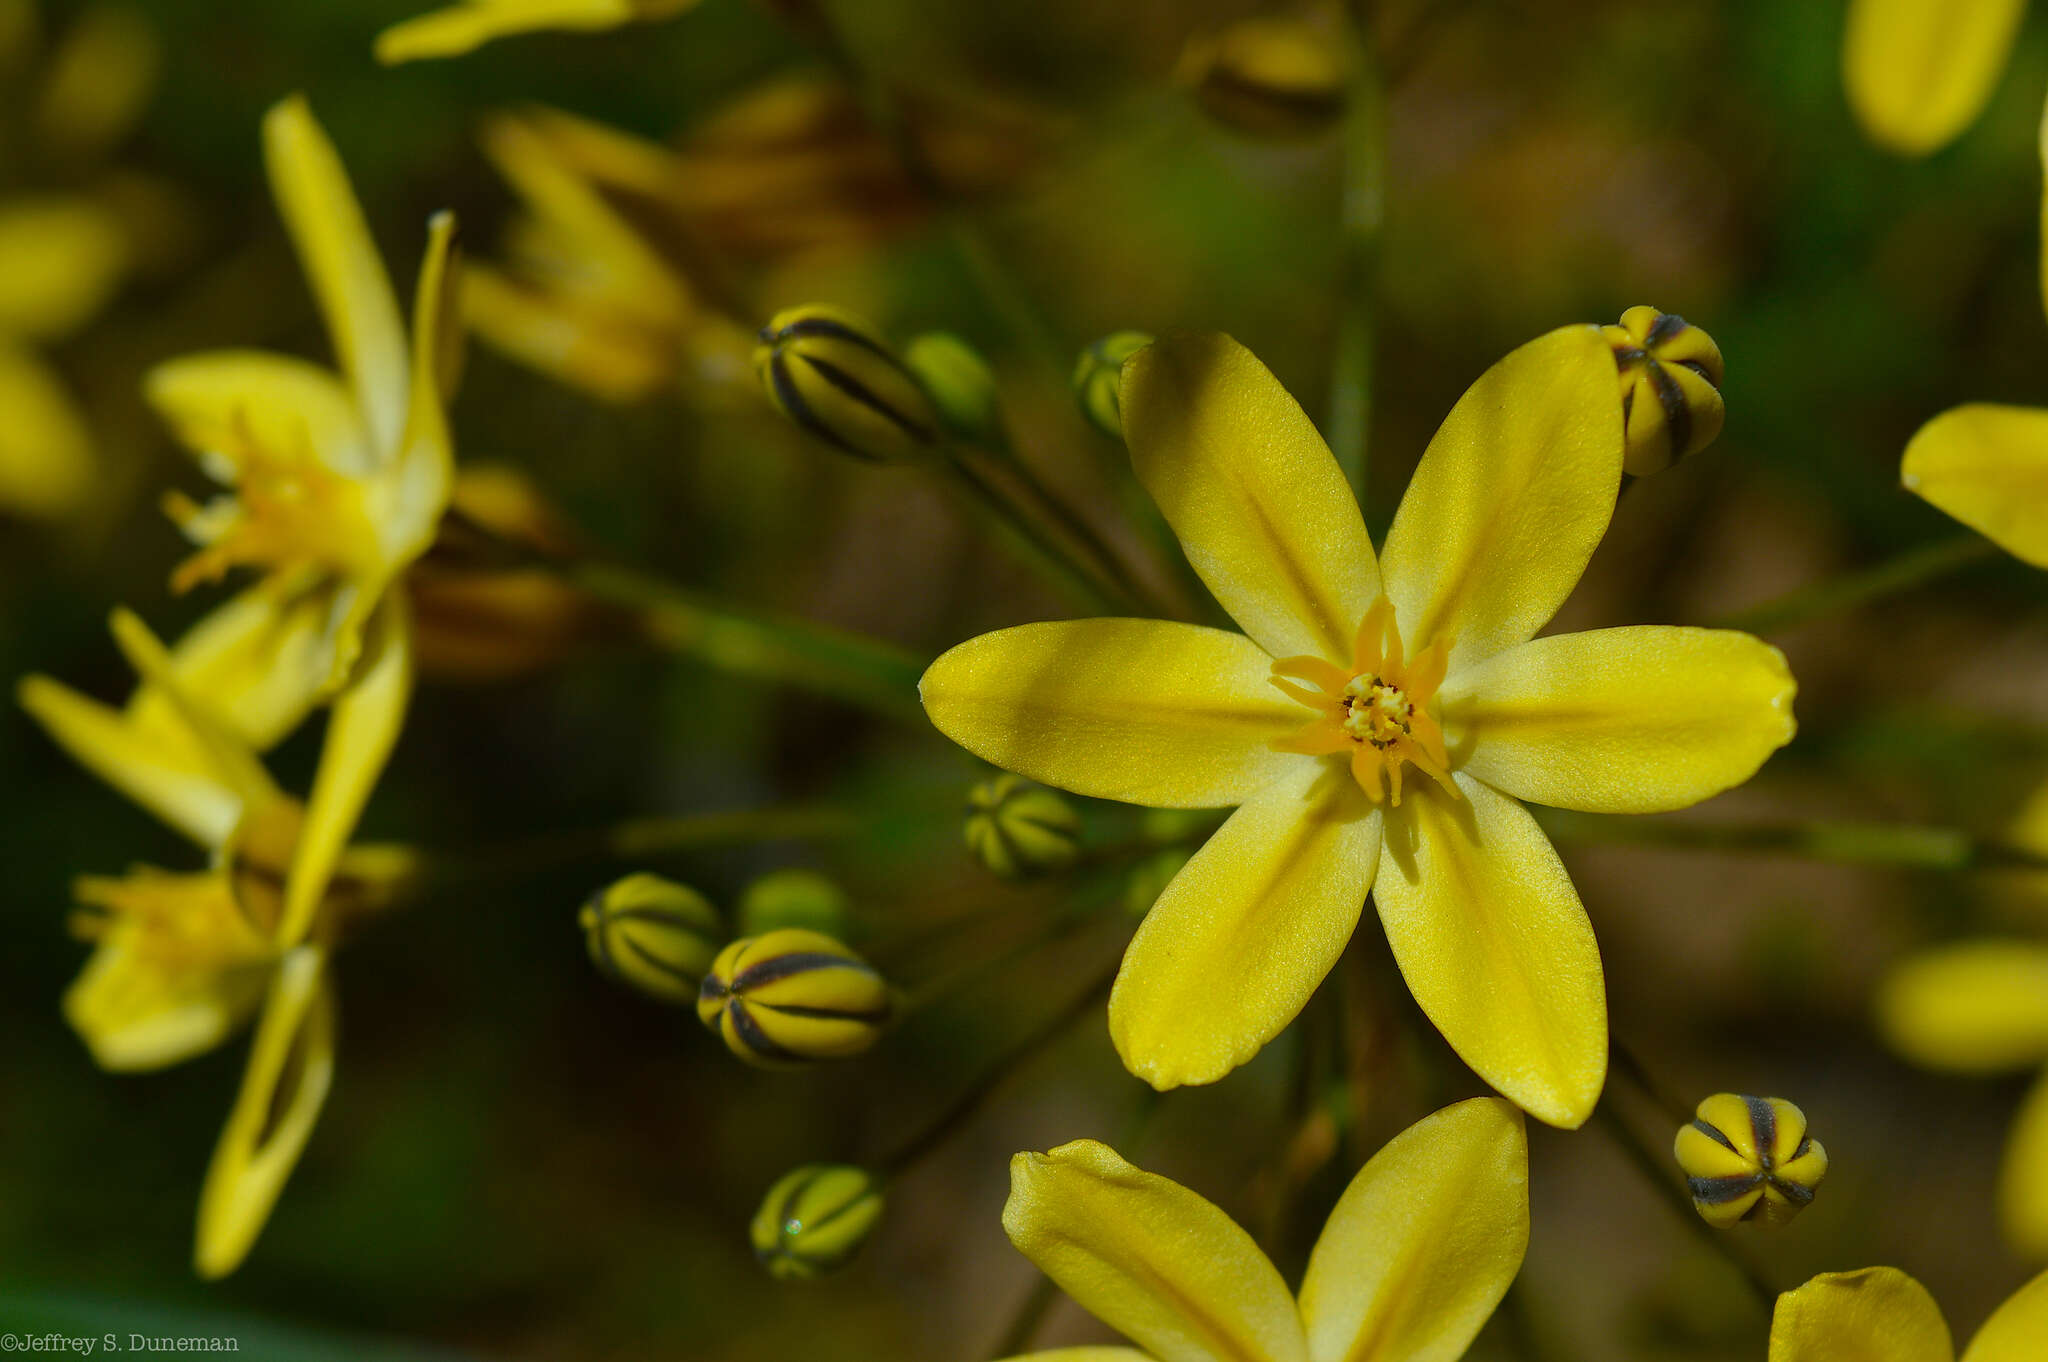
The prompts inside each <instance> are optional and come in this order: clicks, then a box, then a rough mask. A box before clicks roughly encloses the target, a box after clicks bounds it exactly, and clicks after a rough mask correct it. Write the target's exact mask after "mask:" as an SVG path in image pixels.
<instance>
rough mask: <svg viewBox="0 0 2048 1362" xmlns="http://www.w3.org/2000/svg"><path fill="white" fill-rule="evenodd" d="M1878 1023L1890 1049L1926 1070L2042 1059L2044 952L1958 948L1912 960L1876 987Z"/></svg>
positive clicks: (2047, 1042)
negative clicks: (1925, 1066) (1924, 1067)
mask: <svg viewBox="0 0 2048 1362" xmlns="http://www.w3.org/2000/svg"><path fill="white" fill-rule="evenodd" d="M1877 1020H1878V1027H1879V1029H1880V1030H1882V1031H1883V1032H1884V1035H1885V1039H1886V1040H1887V1041H1888V1042H1889V1043H1890V1044H1891V1046H1892V1048H1893V1049H1895V1050H1897V1051H1898V1052H1899V1053H1900V1054H1902V1055H1904V1056H1905V1057H1906V1058H1908V1059H1910V1060H1912V1061H1913V1062H1914V1063H1916V1064H1924V1065H1927V1066H1928V1067H1930V1068H1936V1069H1950V1070H1957V1071H1960V1072H1963V1073H2000V1072H2003V1071H2005V1070H2009V1069H2019V1068H2024V1067H2026V1066H2028V1065H2032V1064H2038V1063H2041V1062H2042V1061H2043V1060H2048V945H2042V944H2040V943H2038V942H2033V941H1999V940H1982V941H1965V942H1961V943H1959V944H1957V945H1953V946H1942V947H1938V948H1936V949H1934V950H1930V951H1926V952H1923V953H1922V954H1920V955H1916V956H1914V957H1912V958H1911V959H1909V960H1907V961H1906V962H1905V963H1904V964H1902V965H1900V966H1899V967H1898V968H1897V969H1895V970H1893V971H1892V973H1891V975H1890V977H1888V978H1887V979H1885V981H1884V983H1883V984H1882V985H1881V986H1880V987H1879V989H1878V992H1877Z"/></svg>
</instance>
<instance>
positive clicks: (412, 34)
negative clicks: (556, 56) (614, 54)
mask: <svg viewBox="0 0 2048 1362" xmlns="http://www.w3.org/2000/svg"><path fill="white" fill-rule="evenodd" d="M696 3H697V0H458V3H456V4H453V5H450V6H448V7H447V8H446V9H437V10H431V11H429V12H428V13H426V14H422V15H419V16H417V17H415V18H411V19H407V20H406V21H405V22H403V23H399V24H393V25H392V26H391V27H390V28H387V29H385V30H384V31H383V32H382V33H380V34H378V35H377V60H378V61H380V62H383V63H384V64H385V65H386V66H396V65H398V64H399V63H400V62H408V61H419V60H420V59H422V58H432V57H459V56H461V55H463V54H464V53H466V52H473V51H475V50H476V49H477V48H479V47H482V46H483V45H484V44H485V43H487V42H490V41H491V40H492V39H494V38H505V37H510V36H511V35H513V34H515V33H539V32H543V31H546V30H550V29H553V30H567V31H571V32H582V33H593V32H599V31H602V30H604V29H608V28H618V27H620V26H622V25H625V24H630V23H637V22H641V21H643V20H651V19H666V18H668V17H670V16H671V15H676V14H681V13H682V12H683V11H684V10H686V9H690V8H692V7H694V6H695V5H696Z"/></svg>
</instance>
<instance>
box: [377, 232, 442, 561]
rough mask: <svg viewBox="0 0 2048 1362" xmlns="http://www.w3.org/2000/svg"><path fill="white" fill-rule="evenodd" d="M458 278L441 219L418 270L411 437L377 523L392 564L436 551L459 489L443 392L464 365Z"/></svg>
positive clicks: (408, 424) (403, 446) (408, 433)
mask: <svg viewBox="0 0 2048 1362" xmlns="http://www.w3.org/2000/svg"><path fill="white" fill-rule="evenodd" d="M460 272H461V267H460V264H459V262H458V260H457V259H456V252H455V215H454V214H453V213H446V212H443V213H436V214H434V216H433V218H432V220H431V221H430V222H429V223H428V238H427V254H426V258H425V260H423V261H422V262H421V264H420V278H419V289H418V299H417V301H416V302H415V303H414V305H413V344H412V379H411V383H410V392H409V394H408V398H407V406H406V416H405V435H404V438H403V440H402V441H401V442H400V445H399V452H398V461H397V464H396V467H395V468H394V470H393V481H392V484H391V492H390V495H391V504H390V505H388V506H386V507H384V508H382V511H383V513H382V514H381V515H380V516H379V517H378V520H379V525H380V528H381V529H382V530H383V531H384V533H385V537H386V545H385V547H386V553H387V557H386V562H387V563H390V564H403V563H410V562H411V561H412V560H413V559H415V558H417V557H418V556H419V555H420V554H422V553H425V552H426V551H427V549H428V548H430V547H431V546H432V544H433V541H434V536H435V535H436V534H437V533H438V532H439V530H440V527H441V516H442V513H443V512H445V511H446V510H447V509H448V499H449V497H450V496H451V495H452V494H453V492H454V489H455V450H454V446H453V445H452V444H451V443H450V441H449V436H448V417H447V413H446V412H445V411H444V410H443V409H442V406H441V394H442V392H443V391H444V390H445V387H452V386H453V384H454V380H455V374H456V370H457V368H458V365H459V358H458V357H459V355H460V341H461V331H460V327H461V322H460V319H459V317H458V316H457V313H456V307H455V303H456V299H455V288H456V282H457V280H458V278H459V277H460Z"/></svg>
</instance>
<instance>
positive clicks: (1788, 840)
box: [1540, 809, 2048, 871]
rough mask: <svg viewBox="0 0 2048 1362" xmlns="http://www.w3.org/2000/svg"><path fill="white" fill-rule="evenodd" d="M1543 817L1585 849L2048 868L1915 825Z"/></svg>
mask: <svg viewBox="0 0 2048 1362" xmlns="http://www.w3.org/2000/svg"><path fill="white" fill-rule="evenodd" d="M1540 817H1541V821H1542V823H1543V826H1544V828H1545V830H1546V831H1548V832H1549V833H1550V835H1551V837H1552V838H1553V839H1554V840H1556V841H1559V842H1567V843H1578V844H1581V845H1587V846H1645V847H1669V848H1673V849H1676V850H1686V851H1730V852H1753V853H1756V854H1759V855H1780V856H1799V857H1804V858H1807V859H1809V860H1816V861H1838V862H1841V863H1843V864H1845V865H1874V866H1894V867H1899V868H1903V869H1909V870H1941V871H1965V870H2048V855H2043V854H2041V853H2040V852H2037V851H2029V850H2027V849H2026V848H2023V847H2016V846H2012V845H2010V844H2007V843H2004V842H1995V841H1991V840H1989V839H1986V838H1981V837H1973V836H1972V835H1970V834H1969V833H1967V832H1964V831H1963V830H1962V829H1960V828H1944V827H1929V826H1925V825H1920V824H1913V823H1863V822H1852V821H1843V820H1830V819H1814V820H1812V821H1809V822H1796V823H1707V822H1699V821H1692V820H1677V821H1668V820H1665V819H1659V818H1631V817H1610V816H1607V815H1602V814H1583V813H1568V812H1565V811H1562V810H1558V809H1545V810H1543V811H1542V814H1541V816H1540Z"/></svg>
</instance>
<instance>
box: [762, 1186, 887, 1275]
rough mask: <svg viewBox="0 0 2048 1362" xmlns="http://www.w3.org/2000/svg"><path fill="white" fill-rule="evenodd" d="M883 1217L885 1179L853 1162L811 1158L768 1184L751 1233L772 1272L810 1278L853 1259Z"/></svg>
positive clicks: (770, 1273) (763, 1262)
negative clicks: (814, 1159)
mask: <svg viewBox="0 0 2048 1362" xmlns="http://www.w3.org/2000/svg"><path fill="white" fill-rule="evenodd" d="M881 1218H882V1183H881V1179H880V1178H877V1177H876V1176H875V1175H874V1174H873V1173H870V1172H869V1171H868V1170H867V1169H865V1168H855V1167H853V1166H852V1165H850V1164H843V1163H807V1164H805V1165H804V1166H803V1167H801V1168H797V1169H793V1170H791V1171H790V1172H788V1173H786V1174H784V1175H783V1176H782V1177H781V1178H779V1179H777V1181H776V1183H775V1185H774V1186H773V1187H770V1188H769V1189H768V1195H767V1196H765V1197H763V1198H762V1199H761V1209H760V1210H759V1211H757V1212H755V1214H754V1224H753V1227H752V1232H751V1234H750V1236H749V1237H750V1238H751V1239H752V1240H753V1242H754V1256H755V1257H757V1258H759V1259H760V1260H761V1265H762V1266H763V1267H765V1268H767V1269H768V1275H769V1276H771V1277H775V1278H778V1279H780V1280H782V1281H810V1280H812V1279H813V1278H816V1277H822V1276H824V1275H825V1274H826V1273H828V1272H834V1271H837V1270H838V1269H839V1268H842V1267H844V1266H845V1265H846V1264H847V1263H848V1262H849V1261H851V1260H852V1258H853V1255H855V1254H856V1253H859V1252H860V1249H861V1245H863V1244H865V1243H867V1241H868V1235H869V1234H870V1233H872V1232H873V1230H874V1228H875V1222H876V1221H877V1220H879V1219H881Z"/></svg>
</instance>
